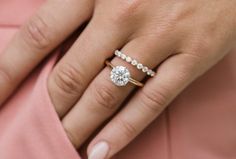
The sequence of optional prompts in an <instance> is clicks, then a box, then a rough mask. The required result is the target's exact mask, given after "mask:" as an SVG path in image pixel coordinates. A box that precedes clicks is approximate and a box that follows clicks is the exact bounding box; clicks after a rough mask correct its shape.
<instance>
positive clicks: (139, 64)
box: [114, 50, 156, 77]
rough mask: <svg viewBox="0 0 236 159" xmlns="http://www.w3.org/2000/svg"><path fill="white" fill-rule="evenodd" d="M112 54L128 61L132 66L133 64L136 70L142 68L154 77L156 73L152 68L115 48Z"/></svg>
mask: <svg viewBox="0 0 236 159" xmlns="http://www.w3.org/2000/svg"><path fill="white" fill-rule="evenodd" d="M114 54H115V55H116V56H117V57H119V58H120V59H122V60H124V61H126V62H128V63H130V64H131V65H133V66H135V67H136V68H137V69H138V70H142V71H143V72H144V73H146V74H147V75H148V76H151V77H154V76H155V75H156V73H155V72H154V71H153V70H152V69H150V68H148V67H147V66H144V65H143V64H141V63H139V62H138V61H137V60H135V59H133V58H131V57H129V56H127V55H125V54H124V53H122V52H121V51H119V50H116V51H115V53H114Z"/></svg>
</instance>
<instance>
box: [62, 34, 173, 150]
mask: <svg viewBox="0 0 236 159" xmlns="http://www.w3.org/2000/svg"><path fill="white" fill-rule="evenodd" d="M151 41H156V40H151V39H149V38H147V37H142V38H137V39H134V40H132V41H130V42H129V43H128V44H127V45H126V46H124V48H123V49H122V52H123V53H125V54H126V55H128V56H130V57H131V58H135V59H137V61H139V62H141V63H142V64H144V65H146V64H148V66H149V68H155V67H156V66H157V65H158V64H159V63H161V62H162V61H163V60H164V59H166V58H167V57H168V56H169V55H170V54H171V53H172V48H173V45H172V44H171V43H170V42H169V43H167V42H166V40H159V45H158V46H157V45H156V44H154V43H151ZM170 46H172V48H171V47H170ZM147 53H148V54H147ZM111 63H112V64H113V65H114V66H118V65H121V66H125V67H127V68H129V70H130V72H131V77H132V78H134V79H136V80H138V81H140V80H143V79H144V77H145V73H143V72H142V71H140V70H138V69H137V68H135V67H133V66H132V65H131V64H128V63H126V62H124V61H123V60H121V59H120V58H117V57H115V58H114V59H113V60H112V61H111ZM110 71H111V69H110V68H109V67H106V68H104V70H102V71H101V73H100V74H98V76H97V77H96V78H95V79H94V80H93V81H92V83H91V84H90V85H89V87H88V88H87V90H86V91H85V92H84V94H83V96H82V97H81V98H80V100H79V101H78V103H77V104H76V105H75V106H74V107H73V108H72V109H71V111H70V112H69V113H68V114H67V115H66V116H65V117H64V118H63V120H62V123H63V126H64V128H65V130H66V132H67V133H68V136H69V137H70V139H71V141H72V143H73V144H74V145H75V147H77V148H78V147H79V146H80V145H81V144H82V143H83V142H84V141H85V140H86V139H87V138H88V137H89V136H90V135H91V133H92V132H93V131H94V130H95V129H96V128H97V127H98V126H99V125H101V124H102V123H103V122H104V121H105V120H106V119H107V118H108V117H110V116H111V115H112V114H113V113H114V112H115V111H116V110H117V109H118V108H119V106H120V105H121V104H122V102H124V100H125V99H126V98H127V96H128V95H129V94H130V93H131V92H132V91H133V90H134V88H135V86H134V85H131V84H128V85H126V86H125V87H117V86H115V85H114V84H113V83H112V82H111V80H110V79H109V74H110Z"/></svg>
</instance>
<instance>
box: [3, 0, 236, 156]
mask: <svg viewBox="0 0 236 159" xmlns="http://www.w3.org/2000/svg"><path fill="white" fill-rule="evenodd" d="M42 1H43V0H20V1H19V0H1V2H0V51H1V50H3V48H4V47H5V45H6V43H7V42H8V41H9V39H10V38H11V37H12V36H13V34H14V33H15V32H16V31H17V30H18V26H20V25H21V24H22V23H24V21H25V20H26V19H27V18H28V17H29V15H31V14H32V13H33V11H34V10H35V9H36V8H37V7H38V6H39V5H40V4H41V3H42ZM60 53H61V52H60V49H59V50H58V52H55V53H54V54H53V55H52V56H51V57H49V58H48V59H47V60H45V61H44V62H43V63H42V64H41V65H40V66H39V67H38V68H37V69H36V70H35V71H34V72H33V73H32V74H31V75H30V76H29V77H28V78H27V80H26V81H25V82H24V83H23V84H22V85H21V86H20V87H19V89H18V90H17V91H16V92H15V94H14V95H13V96H12V97H11V98H10V99H9V100H8V102H6V103H5V105H4V106H3V108H1V110H0V159H80V156H79V154H78V153H77V151H76V150H75V149H74V148H73V146H72V145H71V143H70V142H69V140H68V138H67V136H66V134H65V132H64V130H63V128H62V126H61V123H60V120H59V119H58V117H57V114H56V112H55V111H54V108H53V105H52V103H51V101H50V98H49V96H48V92H47V88H46V80H47V77H48V75H49V73H50V71H51V70H52V68H53V66H54V64H55V62H56V59H57V55H58V54H60ZM235 53H236V50H235V51H233V52H232V53H230V54H229V55H228V56H227V57H225V58H224V60H223V61H221V62H220V63H219V64H218V65H216V66H215V67H214V68H213V69H211V70H210V71H209V72H208V73H207V74H205V75H204V76H203V77H201V78H200V79H198V80H197V81H196V82H194V83H193V84H192V85H191V86H189V87H188V88H187V89H186V90H185V91H184V92H183V93H182V94H181V95H179V97H178V98H177V99H176V100H175V101H174V102H173V103H172V104H171V105H170V107H169V108H168V109H167V110H166V111H165V112H164V113H163V114H162V115H161V116H160V117H159V118H158V119H156V120H155V121H154V122H153V123H152V124H151V125H150V126H149V127H148V129H146V130H145V131H144V132H143V133H142V134H141V135H139V136H138V137H137V138H136V139H135V141H133V142H132V143H131V144H130V145H128V146H127V147H126V148H125V149H124V150H123V151H122V152H120V153H119V154H118V155H116V156H115V157H114V159H236V54H235ZM19 54H20V52H19ZM81 152H82V154H83V151H81Z"/></svg>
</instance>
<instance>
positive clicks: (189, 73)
mask: <svg viewBox="0 0 236 159" xmlns="http://www.w3.org/2000/svg"><path fill="white" fill-rule="evenodd" d="M189 60H190V59H188V57H187V58H186V57H185V56H182V55H181V54H179V55H175V56H173V57H170V58H169V59H167V60H166V61H165V62H164V63H163V64H162V65H161V66H160V67H159V70H158V74H157V76H156V77H154V78H153V79H150V80H148V82H147V83H146V85H145V87H144V88H143V89H141V90H139V91H138V92H137V93H136V94H135V95H134V97H133V98H132V99H131V100H130V101H129V103H128V104H127V106H125V108H124V109H123V110H122V111H121V112H120V113H118V114H117V115H116V116H115V117H114V118H113V119H112V120H111V121H110V122H109V123H108V124H107V125H106V126H105V128H104V129H103V130H102V131H101V132H100V133H99V134H98V135H97V136H96V137H95V139H94V140H93V141H92V142H91V143H90V145H89V148H88V156H89V159H108V158H110V157H112V156H113V155H114V154H116V153H117V152H118V151H120V150H121V149H122V148H123V147H125V146H126V145H127V144H128V143H129V142H130V141H132V140H133V139H134V138H135V137H136V136H137V135H138V134H139V133H141V131H142V130H143V129H144V128H145V127H147V126H148V125H149V124H150V123H151V122H152V121H153V120H154V119H155V118H156V117H157V116H159V114H160V113H161V112H162V111H163V110H164V109H165V107H166V106H167V105H168V104H169V103H170V102H171V101H172V100H173V99H174V98H175V97H176V96H177V95H178V94H179V93H180V92H181V91H182V90H183V89H184V88H185V87H186V86H187V85H188V84H190V83H191V81H193V79H195V78H196V77H197V73H196V72H199V71H196V70H194V69H195V68H196V67H195V65H192V64H193V63H194V62H191V66H190V65H188V64H186V61H188V62H189ZM183 64H184V65H183ZM195 64H196V63H195ZM176 66H178V67H176ZM196 69H198V68H196ZM183 72H184V73H183ZM193 72H194V74H193Z"/></svg>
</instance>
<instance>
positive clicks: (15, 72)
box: [0, 0, 93, 105]
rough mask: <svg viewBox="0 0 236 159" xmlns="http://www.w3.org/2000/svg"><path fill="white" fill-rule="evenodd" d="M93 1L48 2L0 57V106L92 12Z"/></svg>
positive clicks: (17, 34) (23, 27)
mask: <svg viewBox="0 0 236 159" xmlns="http://www.w3.org/2000/svg"><path fill="white" fill-rule="evenodd" d="M92 9H93V0H79V1H78V0H70V1H59V0H50V1H47V2H46V3H45V4H44V5H42V7H41V8H40V9H39V10H38V11H37V12H36V13H35V15H33V16H32V18H30V20H29V21H28V22H27V23H26V24H25V25H24V26H22V27H21V29H20V31H19V32H18V33H16V35H15V36H14V37H13V39H12V41H11V42H10V43H9V45H8V46H7V48H6V49H5V50H4V52H3V53H2V54H1V56H0V85H1V89H0V105H1V104H2V103H3V102H4V101H5V100H6V98H7V97H8V96H9V95H10V94H11V93H12V91H13V90H14V89H15V88H16V87H17V85H18V84H19V83H20V82H21V81H22V80H23V79H24V78H25V77H26V76H27V74H29V73H30V71H31V70H32V69H33V68H34V67H35V66H36V65H37V64H38V63H39V62H40V61H41V60H42V59H43V58H44V57H45V56H47V55H48V54H49V52H50V51H52V50H53V49H54V48H55V47H56V46H57V45H58V44H60V43H61V42H62V41H63V40H64V39H65V38H66V37H68V36H69V35H70V34H71V33H72V32H73V31H74V30H76V28H78V27H79V26H80V25H81V24H82V23H83V22H85V21H86V20H87V19H88V18H89V17H90V16H91V14H92Z"/></svg>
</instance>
